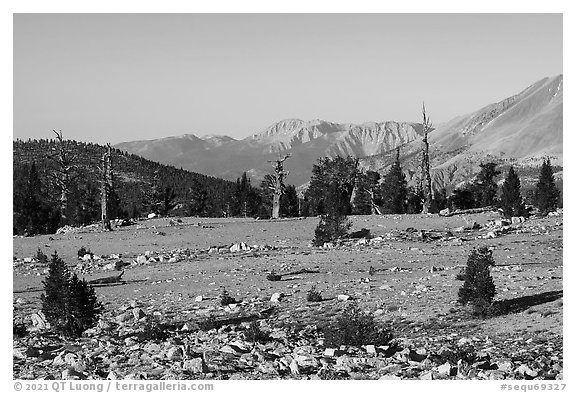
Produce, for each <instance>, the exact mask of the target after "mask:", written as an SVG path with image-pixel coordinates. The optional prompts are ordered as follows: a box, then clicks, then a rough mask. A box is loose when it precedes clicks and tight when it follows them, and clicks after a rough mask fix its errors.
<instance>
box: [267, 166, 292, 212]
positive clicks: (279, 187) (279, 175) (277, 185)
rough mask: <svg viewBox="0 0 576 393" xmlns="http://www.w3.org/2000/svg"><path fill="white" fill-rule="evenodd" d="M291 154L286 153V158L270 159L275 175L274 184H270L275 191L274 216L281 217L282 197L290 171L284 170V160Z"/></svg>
mask: <svg viewBox="0 0 576 393" xmlns="http://www.w3.org/2000/svg"><path fill="white" fill-rule="evenodd" d="M290 156H291V154H286V155H285V156H284V158H280V159H278V160H269V161H268V162H272V163H274V175H273V176H272V184H271V185H270V186H269V188H270V189H271V190H272V191H273V192H274V194H273V199H272V218H279V217H280V197H281V196H282V194H283V193H284V178H285V177H286V176H288V174H289V173H290V172H288V171H285V170H284V161H286V159H287V158H289V157H290Z"/></svg>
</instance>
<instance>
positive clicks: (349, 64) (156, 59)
mask: <svg viewBox="0 0 576 393" xmlns="http://www.w3.org/2000/svg"><path fill="white" fill-rule="evenodd" d="M13 21H14V30H13V34H14V35H13V73H14V79H13V96H14V97H13V98H14V101H13V102H14V112H13V114H14V117H13V120H14V123H13V138H14V139H16V138H20V139H28V138H37V139H38V138H51V137H53V135H54V134H53V133H52V130H53V129H56V130H62V132H63V134H64V137H65V138H67V139H76V140H81V141H89V142H95V143H101V144H104V143H112V144H115V143H119V142H123V141H133V140H143V139H156V138H162V137H167V136H174V135H182V134H188V133H192V134H195V135H198V136H201V135H205V134H224V135H229V136H232V137H234V138H244V137H247V136H249V135H252V134H255V133H259V132H262V131H263V130H264V129H265V128H266V127H268V126H270V125H271V124H273V123H275V122H277V121H279V120H282V119H287V118H299V119H303V120H312V119H322V120H326V121H332V122H337V123H362V122H367V121H386V120H394V121H411V122H419V121H421V106H422V102H423V101H424V102H425V103H426V108H427V113H428V115H429V116H430V118H431V120H432V122H433V123H434V124H439V123H442V122H446V121H449V120H450V119H452V118H454V117H456V116H460V115H464V114H467V113H470V112H473V111H475V110H478V109H480V108H481V107H483V106H485V105H487V104H490V103H493V102H497V101H500V100H502V99H504V98H506V97H508V96H511V95H513V94H516V93H518V92H520V91H521V90H523V89H524V88H526V87H528V86H529V85H531V84H532V83H534V82H536V81H538V80H540V79H542V78H545V77H549V76H555V75H558V74H561V73H562V72H563V69H562V62H563V58H562V57H563V56H562V14H15V15H14V19H13Z"/></svg>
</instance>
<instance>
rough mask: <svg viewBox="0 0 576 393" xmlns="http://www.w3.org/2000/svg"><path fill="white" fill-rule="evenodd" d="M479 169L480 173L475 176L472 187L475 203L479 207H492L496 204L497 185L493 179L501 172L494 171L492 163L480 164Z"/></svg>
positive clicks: (494, 167) (494, 164)
mask: <svg viewBox="0 0 576 393" xmlns="http://www.w3.org/2000/svg"><path fill="white" fill-rule="evenodd" d="M480 168H481V169H480V173H478V175H477V176H476V180H475V182H474V186H473V189H474V193H475V199H476V203H477V204H478V205H479V206H480V207H484V206H492V205H494V204H496V197H497V195H498V185H497V184H496V181H495V180H494V178H495V177H496V176H498V175H499V174H500V173H501V172H500V171H499V170H497V169H496V163H494V162H487V163H485V164H480Z"/></svg>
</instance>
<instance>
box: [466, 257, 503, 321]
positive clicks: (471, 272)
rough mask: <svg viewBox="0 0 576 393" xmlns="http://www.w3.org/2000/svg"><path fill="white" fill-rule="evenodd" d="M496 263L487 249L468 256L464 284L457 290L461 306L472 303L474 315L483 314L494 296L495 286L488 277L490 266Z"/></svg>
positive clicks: (490, 277) (489, 276)
mask: <svg viewBox="0 0 576 393" xmlns="http://www.w3.org/2000/svg"><path fill="white" fill-rule="evenodd" d="M495 264H496V263H495V261H494V258H493V257H492V251H491V250H490V249H489V248H488V247H480V248H479V249H473V250H472V252H471V254H470V255H469V256H468V262H467V264H466V271H465V275H464V284H463V285H462V287H461V288H460V289H459V290H458V301H459V302H460V303H461V304H467V303H472V305H473V306H474V308H475V312H476V313H480V314H484V313H485V312H486V311H487V309H488V307H489V306H490V305H491V304H492V299H494V296H495V295H496V286H495V285H494V281H493V280H492V276H491V275H490V266H494V265H495Z"/></svg>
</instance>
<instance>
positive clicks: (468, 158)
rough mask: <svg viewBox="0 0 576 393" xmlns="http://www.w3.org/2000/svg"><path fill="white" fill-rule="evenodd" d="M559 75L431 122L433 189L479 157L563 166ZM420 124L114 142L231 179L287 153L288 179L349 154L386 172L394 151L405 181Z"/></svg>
mask: <svg viewBox="0 0 576 393" xmlns="http://www.w3.org/2000/svg"><path fill="white" fill-rule="evenodd" d="M562 116H563V76H562V75H558V76H556V77H550V78H544V79H542V80H540V81H538V82H536V83H534V84H532V85H531V86H529V87H528V88H526V89H524V90H523V91H521V92H519V93H518V94H515V95H513V96H510V97H507V98H505V99H503V100H501V101H499V102H496V103H492V104H489V105H487V106H485V107H483V108H481V109H479V110H477V111H475V112H472V113H470V114H467V115H463V116H459V117H456V118H455V119H453V120H451V121H449V122H447V123H444V124H440V125H437V127H436V128H435V129H434V130H433V131H432V132H431V133H430V152H431V153H430V154H431V164H432V174H433V179H434V184H435V187H444V186H450V187H451V186H455V185H457V184H459V183H461V182H462V181H465V180H467V179H469V178H470V177H471V176H473V175H474V173H475V171H477V168H478V164H479V163H480V162H483V161H486V160H493V161H497V162H498V163H499V164H502V165H509V164H514V165H518V166H526V167H534V166H537V165H540V163H541V161H542V158H543V157H544V156H546V157H550V158H551V159H552V163H553V164H554V165H559V166H562V159H563V157H562ZM421 136H422V125H421V124H418V123H409V122H395V121H383V122H366V123H363V124H349V123H348V124H339V123H333V122H329V121H324V120H319V119H315V120H309V121H305V120H300V119H285V120H281V121H279V122H277V123H275V124H273V125H271V126H269V127H268V128H266V129H265V130H264V131H262V132H260V133H256V134H254V135H251V136H249V137H247V138H244V139H241V140H237V139H234V138H231V137H228V136H222V135H208V136H204V137H197V136H195V135H191V134H186V135H183V136H179V137H169V138H162V139H156V140H151V141H134V142H124V143H120V144H118V145H116V146H115V147H116V148H118V149H121V150H126V151H128V152H130V153H133V154H138V155H142V156H144V157H146V158H148V159H150V160H154V161H159V162H161V163H165V164H169V165H173V166H176V167H182V168H184V169H188V170H192V171H196V172H200V173H205V174H209V175H212V176H217V177H222V178H225V179H230V180H234V179H236V178H238V177H239V176H240V175H241V174H242V172H247V173H248V174H249V175H250V176H251V177H252V178H253V179H256V180H259V179H262V178H263V177H264V175H265V174H266V173H269V172H270V170H271V166H270V163H268V161H269V160H274V159H276V158H277V157H278V156H281V155H284V154H287V153H290V154H291V155H292V158H291V159H289V160H287V161H286V163H285V166H286V169H287V170H289V171H290V176H289V178H288V182H289V183H292V184H296V185H302V184H305V183H306V182H307V181H308V180H309V177H310V174H311V170H312V166H313V165H314V163H316V161H317V159H318V158H320V157H324V156H347V155H351V156H355V157H360V158H361V165H362V166H363V167H365V168H369V169H372V170H376V171H378V172H380V173H385V172H386V171H387V168H388V167H389V165H390V164H391V162H392V160H393V158H394V154H395V150H396V148H397V147H401V156H402V161H403V162H402V164H403V168H404V170H405V172H406V173H407V175H408V178H409V180H410V181H412V182H414V181H415V180H416V179H417V177H418V176H419V175H418V168H419V160H420V155H419V152H420V149H421Z"/></svg>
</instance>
